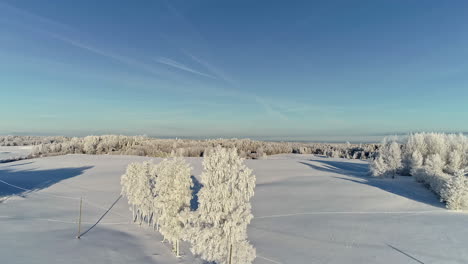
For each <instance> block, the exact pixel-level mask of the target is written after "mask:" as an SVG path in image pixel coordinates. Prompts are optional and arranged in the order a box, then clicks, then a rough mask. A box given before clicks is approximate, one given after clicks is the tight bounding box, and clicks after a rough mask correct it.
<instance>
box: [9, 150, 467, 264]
mask: <svg viewBox="0 0 468 264" xmlns="http://www.w3.org/2000/svg"><path fill="white" fill-rule="evenodd" d="M149 159H150V158H143V157H134V156H109V155H101V156H91V155H66V156H58V157H48V158H40V159H32V160H23V161H17V162H12V163H5V164H0V197H9V198H8V199H4V200H3V202H2V203H0V254H1V256H2V263H11V264H16V263H41V264H45V263H47V264H49V263H163V264H170V263H202V262H201V261H200V260H199V259H197V258H196V257H194V256H192V255H191V254H190V251H189V250H188V245H187V244H183V245H182V247H181V251H182V254H183V256H182V258H180V259H177V258H175V257H174V256H173V254H172V253H171V251H170V246H169V245H168V244H163V243H161V242H160V241H161V240H162V237H161V236H160V235H159V234H158V233H157V232H154V231H153V230H152V229H151V228H148V227H144V226H142V227H139V226H138V225H135V224H133V223H130V220H131V212H130V211H129V210H128V205H127V202H126V201H125V200H124V199H121V200H119V201H118V202H117V204H116V205H115V207H114V208H112V210H111V211H110V212H109V213H108V214H107V215H106V216H105V217H104V219H103V220H102V221H101V222H100V223H99V224H98V225H97V226H96V227H95V228H93V229H91V230H90V231H89V232H88V233H87V234H86V235H84V236H83V237H82V238H81V239H79V240H78V239H76V238H75V236H76V233H77V224H76V221H77V218H78V212H79V203H80V202H79V200H80V197H83V199H84V203H83V226H82V230H86V229H88V228H89V227H91V226H92V225H93V224H94V223H95V222H96V221H97V220H98V218H99V217H100V216H101V215H102V214H103V213H104V212H105V211H106V209H107V208H109V206H110V205H111V204H112V203H113V202H114V201H115V200H116V199H117V198H118V196H119V194H120V176H121V175H122V174H123V173H124V171H125V168H126V166H127V165H128V164H129V163H131V162H134V161H143V160H149ZM154 160H155V161H158V160H159V159H154ZM187 160H188V161H189V162H190V163H191V164H192V166H193V167H194V174H195V176H196V177H198V176H199V175H200V173H201V158H187ZM246 164H247V166H249V167H250V168H252V169H253V170H254V173H255V175H256V176H257V187H256V190H255V196H254V197H253V200H252V204H253V213H254V215H255V218H254V219H253V221H252V223H251V224H250V225H249V240H250V241H251V242H252V244H253V245H254V246H255V247H256V249H257V259H256V260H255V263H258V264H263V263H287V264H291V263H292V264H294V263H468V251H467V250H466V245H467V244H468V230H467V228H466V223H467V222H468V214H466V213H457V212H451V211H448V210H446V209H445V208H444V206H443V204H441V203H440V202H439V201H438V200H437V198H436V196H435V195H434V194H433V193H431V192H430V191H429V190H427V189H426V188H424V187H423V186H421V185H420V184H418V183H415V182H414V181H413V179H411V178H409V177H400V178H397V179H395V180H392V179H374V178H369V177H368V176H367V170H368V164H367V163H366V162H362V161H359V160H345V159H330V158H320V157H316V156H313V155H277V156H271V157H268V159H265V160H247V161H246ZM29 190H31V191H29Z"/></svg>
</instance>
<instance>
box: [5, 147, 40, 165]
mask: <svg viewBox="0 0 468 264" xmlns="http://www.w3.org/2000/svg"><path fill="white" fill-rule="evenodd" d="M32 148H33V146H11V147H10V146H0V162H2V161H4V160H10V159H21V158H25V157H27V156H28V155H29V154H30V153H31V150H32Z"/></svg>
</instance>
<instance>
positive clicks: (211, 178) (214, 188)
mask: <svg viewBox="0 0 468 264" xmlns="http://www.w3.org/2000/svg"><path fill="white" fill-rule="evenodd" d="M203 168H204V170H203V173H202V175H201V183H202V184H203V188H202V189H201V190H200V192H199V193H198V201H199V208H198V210H197V212H196V213H195V216H194V217H193V220H192V221H193V223H192V228H191V229H189V230H188V233H187V239H188V240H189V241H190V242H191V243H192V248H191V249H192V252H193V253H194V254H197V255H200V256H201V257H202V258H203V259H205V260H207V261H215V262H216V263H219V264H224V263H228V261H229V252H230V249H231V247H232V253H233V254H232V260H233V263H243V264H249V263H252V261H253V260H254V259H255V256H256V253H255V248H254V247H253V246H252V245H251V244H250V243H249V242H248V240H247V225H248V224H249V223H250V221H251V220H252V218H253V215H252V213H251V205H250V199H251V198H252V196H253V195H254V188H255V176H254V175H253V174H252V170H250V169H249V168H247V167H246V166H245V165H244V162H243V159H242V158H240V157H239V156H238V154H237V150H236V149H235V148H232V149H224V148H221V147H220V146H218V147H216V148H215V149H212V150H210V151H209V152H208V153H207V155H206V156H205V158H204V160H203Z"/></svg>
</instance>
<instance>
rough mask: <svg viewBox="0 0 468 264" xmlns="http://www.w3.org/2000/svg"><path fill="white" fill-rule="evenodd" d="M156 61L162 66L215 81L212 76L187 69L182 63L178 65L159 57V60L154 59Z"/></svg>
mask: <svg viewBox="0 0 468 264" xmlns="http://www.w3.org/2000/svg"><path fill="white" fill-rule="evenodd" d="M156 61H157V62H159V63H161V64H164V65H167V66H170V67H173V68H176V69H179V70H182V71H186V72H190V73H194V74H197V75H200V76H204V77H208V78H211V79H217V78H216V77H215V76H213V75H210V74H206V73H203V72H200V71H197V70H194V69H192V68H190V67H188V66H186V65H184V64H182V63H179V62H177V61H175V60H172V59H169V58H164V57H161V58H158V59H156Z"/></svg>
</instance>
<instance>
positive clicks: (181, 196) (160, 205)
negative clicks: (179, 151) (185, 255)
mask: <svg viewBox="0 0 468 264" xmlns="http://www.w3.org/2000/svg"><path fill="white" fill-rule="evenodd" d="M191 170H192V168H191V167H190V166H189V164H188V163H187V162H186V161H185V160H184V159H183V158H173V159H165V160H163V161H161V162H160V163H159V164H158V166H157V168H156V171H157V175H158V184H157V185H156V188H155V190H156V193H157V194H158V195H157V196H156V197H155V202H154V204H155V208H154V210H155V211H156V212H158V214H159V215H158V223H159V226H160V227H159V232H160V233H161V234H162V235H163V236H164V238H165V239H167V240H169V241H171V242H172V243H173V245H174V249H175V252H176V255H177V256H178V255H179V240H180V239H181V238H182V234H183V231H184V224H185V223H186V222H187V220H186V219H184V217H186V216H187V212H188V211H189V210H190V200H191V199H192V191H191V189H190V188H191V187H192V185H193V183H192V179H191V178H190V176H191Z"/></svg>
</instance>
